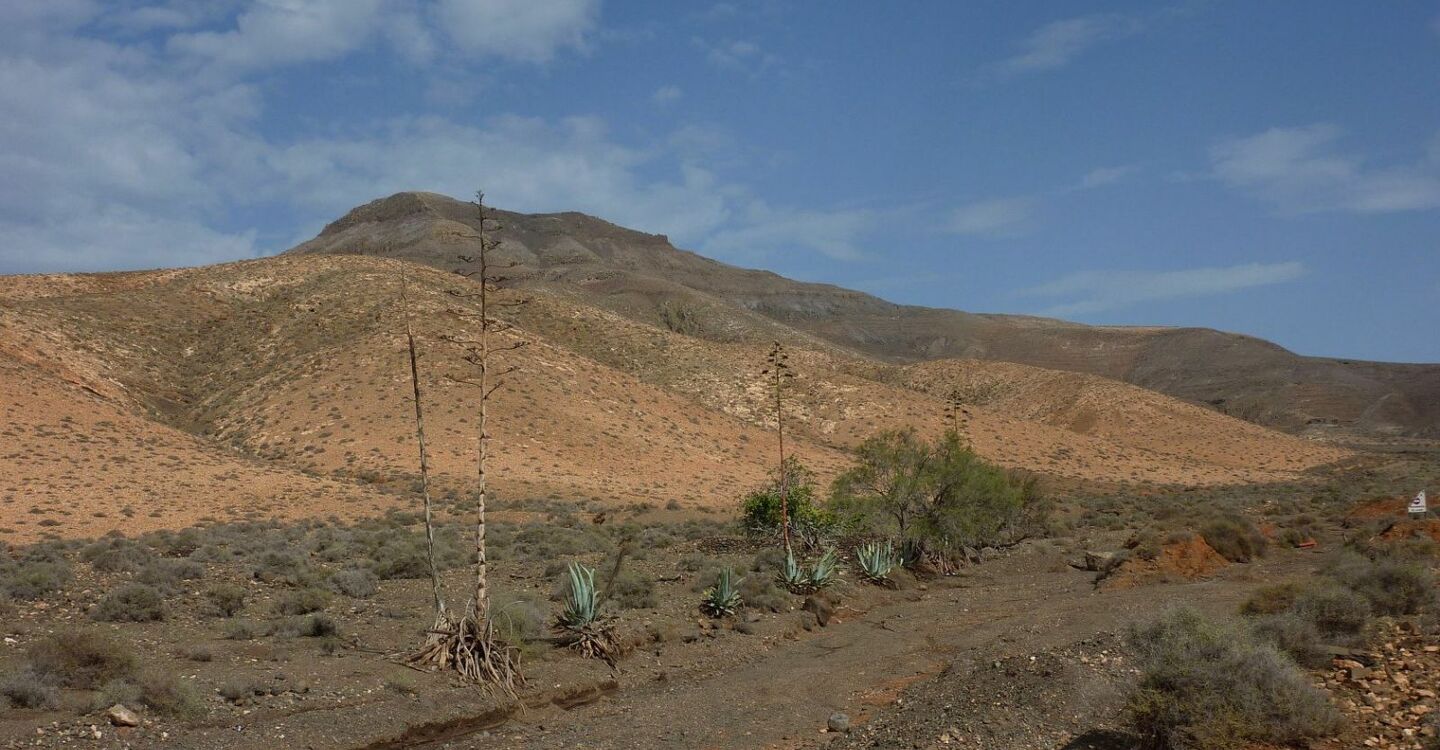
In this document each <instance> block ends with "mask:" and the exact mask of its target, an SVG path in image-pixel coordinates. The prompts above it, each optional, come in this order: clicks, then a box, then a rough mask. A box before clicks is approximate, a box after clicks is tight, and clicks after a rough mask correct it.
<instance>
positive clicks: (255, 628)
mask: <svg viewBox="0 0 1440 750" xmlns="http://www.w3.org/2000/svg"><path fill="white" fill-rule="evenodd" d="M265 633H266V628H265V626H263V625H261V624H260V623H258V622H255V621H254V620H226V621H225V627H224V629H223V631H222V635H223V636H224V637H225V638H226V639H227V640H232V641H250V640H254V639H256V638H259V637H260V636H262V635H265Z"/></svg>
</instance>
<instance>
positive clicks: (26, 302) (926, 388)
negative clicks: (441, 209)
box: [0, 198, 1350, 540]
mask: <svg viewBox="0 0 1440 750" xmlns="http://www.w3.org/2000/svg"><path fill="white" fill-rule="evenodd" d="M422 200H430V199H428V198H423V199H422ZM574 220H575V221H577V222H582V223H584V222H594V221H595V220H589V219H580V218H576V219H574ZM421 226H422V227H426V226H428V227H431V228H433V226H434V225H433V224H431V223H430V222H428V221H426V222H422V224H421ZM538 270H539V269H538V268H537V272H534V273H533V274H532V276H531V277H530V278H529V281H527V283H526V288H523V289H518V290H507V291H506V292H505V293H504V294H505V297H506V299H507V301H513V302H523V303H525V304H522V305H519V306H516V307H508V306H507V307H505V308H504V315H505V316H506V317H507V318H508V319H509V322H511V323H512V324H513V325H514V328H513V329H512V330H510V331H508V332H506V333H504V334H503V335H502V341H504V342H514V341H517V340H520V339H524V340H526V341H528V342H529V344H528V345H527V346H525V347H523V348H520V349H518V350H515V351H513V352H508V353H506V354H505V355H504V360H503V365H504V366H505V367H506V368H509V367H515V368H517V371H516V372H515V373H513V374H512V375H509V376H507V378H506V381H507V382H506V384H505V386H504V387H503V388H501V389H500V390H499V391H498V392H497V394H496V399H497V401H496V402H495V411H494V420H493V422H492V424H491V427H492V431H493V434H494V436H495V438H496V442H495V448H494V457H495V464H494V465H493V467H492V468H493V474H492V477H493V481H494V484H493V486H494V488H495V489H496V490H497V491H498V493H499V497H500V498H501V500H502V503H501V505H502V507H503V506H504V501H508V500H524V499H541V498H562V499H568V500H584V501H588V502H598V503H601V504H622V505H623V504H629V503H637V502H639V503H651V504H653V505H657V506H659V505H668V504H670V503H671V502H673V503H675V504H678V505H679V506H681V507H703V508H730V507H733V504H734V503H735V502H736V499H737V498H738V497H739V496H740V495H741V494H742V493H743V492H744V491H745V490H746V489H748V488H750V487H754V486H757V485H758V484H759V483H761V482H763V481H764V480H765V477H766V474H767V471H768V470H769V468H770V467H771V466H772V465H773V463H774V460H775V440H774V431H773V426H774V415H773V412H772V411H771V409H770V404H771V403H772V401H771V399H770V393H769V392H768V391H767V389H766V387H765V381H764V378H763V377H762V376H761V375H760V373H759V371H760V369H761V367H762V363H763V359H764V354H765V351H766V349H767V347H768V338H765V337H766V336H770V335H772V334H773V335H779V336H784V337H786V338H787V340H790V341H792V342H793V344H792V347H791V362H792V364H793V366H794V368H795V371H796V372H797V373H798V374H799V377H797V378H796V379H795V380H794V381H792V384H791V387H790V389H789V397H788V398H787V400H786V404H785V409H786V413H785V418H786V423H787V428H788V435H789V437H788V439H787V444H788V446H789V447H790V450H791V451H793V452H794V453H795V454H796V455H798V456H799V457H800V458H801V459H802V460H804V461H805V462H806V463H807V464H808V465H810V466H811V467H812V468H814V469H815V470H816V471H817V473H818V474H819V475H820V476H821V477H822V479H826V478H828V477H830V476H833V475H834V474H835V473H836V472H837V471H838V470H839V469H841V468H842V467H843V466H845V465H846V463H847V462H848V460H849V459H848V457H847V453H848V452H849V450H850V449H851V448H853V447H854V446H855V445H856V444H858V443H859V442H860V441H862V440H864V439H865V438H867V437H869V436H871V435H873V434H874V433H875V432H876V431H877V430H881V429H886V428H901V427H909V426H913V427H915V428H917V429H919V430H920V431H921V432H923V433H925V434H927V435H935V434H939V432H940V431H941V430H943V429H944V428H945V427H947V426H948V425H949V422H948V421H947V418H946V413H945V412H946V408H945V398H947V397H948V394H949V392H950V390H951V389H953V388H960V389H961V390H962V392H963V393H964V397H965V399H966V402H967V405H966V409H965V410H966V414H965V416H964V419H963V425H962V430H963V432H964V433H965V434H966V436H967V437H968V438H969V440H970V442H971V443H972V444H973V445H974V446H975V448H976V450H977V451H979V452H980V453H981V454H983V455H985V456H987V457H989V458H990V459H992V460H994V461H996V462H999V463H1001V464H1003V465H1005V466H1010V467H1015V468H1022V469H1028V470H1032V471H1035V472H1038V473H1041V474H1043V475H1045V476H1047V477H1049V478H1051V480H1053V481H1057V482H1062V483H1104V484H1107V485H1115V484H1128V485H1132V486H1141V485H1158V484H1165V485H1187V486H1223V485H1231V484H1239V483H1253V482H1283V481H1291V480H1295V479H1297V478H1300V477H1302V476H1304V475H1306V474H1307V473H1309V472H1312V471H1314V470H1316V469H1318V468H1321V467H1324V466H1326V465H1329V464H1333V463H1335V462H1338V461H1344V460H1346V459H1347V458H1348V457H1349V455H1350V454H1349V453H1348V452H1347V451H1345V450H1342V449H1339V448H1335V447H1332V446H1328V445H1325V444H1322V443H1317V442H1315V441H1311V440H1305V439H1302V438H1298V437H1294V436H1291V435H1286V434H1283V433H1280V432H1277V431H1274V430H1270V429H1266V428H1263V427H1259V426H1255V425H1252V424H1249V423H1246V422H1243V421H1240V420H1237V419H1234V418H1231V417H1227V416H1225V415H1222V414H1219V413H1216V412H1214V411H1211V410H1206V409H1201V408H1198V407H1195V406H1193V405H1189V404H1185V403H1181V402H1178V401H1176V400H1175V399H1172V398H1169V397H1166V396H1163V395H1160V394H1156V393H1152V392H1149V391H1146V390H1144V389H1140V388H1136V387H1132V386H1128V385H1125V384H1122V383H1117V382H1114V381H1111V380H1107V379H1105V378H1101V377H1096V376H1080V375H1075V374H1072V373H1064V372H1055V371H1050V370H1043V369H1039V368H1024V367H1021V366H1018V365H1008V364H1001V363H994V362H984V361H974V360H967V361H959V362H955V361H933V362H924V363H918V364H911V365H904V364H900V363H896V362H890V361H885V360H882V359H879V358H875V357H870V356H867V355H864V354H862V353H859V352H857V351H855V350H854V349H851V348H848V347H844V346H839V345H837V344H833V343H831V342H828V341H826V340H825V339H823V338H821V337H819V336H817V335H815V334H811V333H808V332H806V331H804V330H793V329H789V328H787V327H786V326H784V325H782V324H781V323H779V322H777V321H775V320H773V319H771V318H770V317H768V316H766V315H762V314H760V313H756V312H747V311H744V310H738V309H736V308H733V307H732V306H731V303H728V302H725V301H723V300H721V299H719V298H716V297H707V296H706V295H703V294H702V293H700V292H696V291H693V290H692V291H685V290H684V288H680V287H678V285H677V286H676V287H667V289H671V288H680V289H681V290H680V291H679V292H676V293H674V294H671V295H669V296H665V297H664V298H662V300H661V301H662V303H663V302H665V301H675V300H686V304H693V305H695V306H696V307H695V309H701V310H709V311H710V312H709V313H706V314H707V315H709V314H712V313H713V314H714V316H715V317H713V318H705V319H704V320H702V324H703V325H705V326H711V327H708V328H705V329H704V330H705V331H706V332H707V334H708V335H706V336H693V335H689V334H687V333H681V332H678V331H675V330H671V328H670V327H666V326H663V325H654V324H652V323H647V322H644V321H642V320H639V319H637V318H638V317H639V316H638V315H635V314H634V311H633V310H631V311H630V312H629V313H624V312H617V310H621V311H625V310H627V308H626V305H624V304H621V303H620V301H621V300H624V299H626V295H624V294H620V293H617V294H607V295H596V294H593V293H592V292H589V291H587V289H589V287H587V286H584V285H580V284H579V283H577V282H573V281H564V280H561V279H562V278H563V276H564V273H566V271H564V270H561V271H558V272H556V273H553V274H551V273H550V271H544V272H543V273H542V272H538ZM402 274H404V276H405V277H406V278H407V279H408V282H407V284H406V286H407V288H408V290H409V291H408V295H407V297H408V300H409V303H408V306H406V305H402V304H401V303H400V288H401V276H402ZM547 274H549V275H548V276H547ZM636 278H640V277H638V276H637V277H636ZM776 278H778V277H776ZM595 281H596V280H593V279H592V280H591V282H590V283H595ZM626 283H627V284H630V283H634V282H633V280H627V281H626ZM776 283H777V285H778V284H781V283H782V282H776ZM473 288H474V287H473V282H471V281H469V280H467V279H464V278H462V277H460V276H457V275H455V274H452V273H447V272H445V271H441V270H439V269H432V268H427V267H425V266H423V265H417V264H414V263H408V262H397V261H395V260H392V259H385V258H374V257H365V256H339V255H329V254H304V253H300V254H290V255H282V256H278V257H274V258H266V259H262V260H255V261H245V262H239V263H229V264H223V265H217V266H207V267H201V268H189V269H171V270H164V271H153V272H138V273H123V274H119V273H117V274H73V275H72V274H58V275H48V276H10V277H0V413H3V414H4V416H5V424H4V426H3V428H0V435H4V437H5V440H4V441H3V445H4V450H3V451H0V454H3V459H4V460H3V461H0V527H3V528H4V530H5V531H6V536H7V538H12V539H16V540H32V539H36V538H41V537H43V536H45V535H51V534H54V535H60V536H91V535H98V534H101V533H104V532H106V531H109V530H111V529H115V528H123V529H126V530H127V531H130V532H133V531H137V530H144V529H148V528H162V527H167V528H171V527H175V526H181V525H185V524H187V523H194V522H197V521H201V520H205V519H218V520H234V519H244V518H254V517H260V518H265V517H271V516H282V517H311V516H319V517H328V516H331V515H336V516H342V517H354V516H358V515H372V514H375V513H379V512H382V511H383V510H385V509H387V508H392V507H397V506H398V507H408V506H410V505H413V502H412V501H411V500H410V499H409V498H410V493H411V491H412V489H413V487H414V482H415V470H414V466H415V457H416V447H415V443H414V439H413V425H412V422H411V419H412V411H411V409H412V406H411V402H410V400H409V393H410V382H409V376H408V372H409V371H408V363H407V359H406V354H405V352H406V349H405V340H404V336H403V331H404V323H405V320H406V310H407V309H408V310H409V314H410V318H411V320H412V321H413V324H414V326H415V329H416V332H417V335H418V338H419V342H420V349H421V352H422V359H421V370H422V373H423V384H424V393H425V396H424V397H425V405H426V407H427V417H426V418H427V423H428V432H429V434H430V444H431V449H432V463H433V465H434V466H435V470H436V474H437V477H436V483H437V487H438V491H439V492H440V493H441V494H442V495H445V496H449V497H456V498H463V496H464V494H465V493H466V492H468V487H469V485H470V483H471V480H472V479H473V476H474V470H475V467H474V446H475V412H474V406H475V400H474V399H475V394H474V393H473V391H472V390H471V389H469V388H467V387H465V386H462V385H459V384H457V382H456V381H455V380H454V378H457V377H463V376H464V375H466V374H467V371H466V369H465V367H466V365H465V364H464V363H463V361H462V360H461V358H460V352H459V351H457V350H456V349H455V348H454V347H453V346H451V345H449V344H447V343H446V342H445V336H446V335H450V334H454V335H460V336H464V335H466V334H467V333H473V331H472V330H470V329H469V328H467V326H466V324H465V323H464V320H463V318H457V317H456V316H455V315H454V314H453V313H454V312H456V311H459V312H470V313H473V312H474V304H475V302H474V300H473V299H467V298H465V297H462V296H457V294H461V295H463V294H465V293H466V292H469V291H473ZM631 299H632V300H640V299H646V298H644V297H638V296H637V297H633V298H631ZM599 303H604V304H603V305H602V304H599ZM705 306H708V307H705ZM673 309H674V308H672V310H673ZM683 309H690V308H683ZM730 310H735V312H733V313H730V312H728V311H730ZM721 313H725V316H724V317H722V316H721ZM658 314H659V313H657V315H658ZM687 314H688V313H687ZM679 320H680V321H681V323H682V325H679V326H678V327H685V325H688V323H684V321H688V320H691V318H688V317H682V318H680V319H679ZM727 326H728V327H727ZM1017 389H1019V390H1017ZM1087 410H1088V411H1087ZM514 507H515V506H512V510H511V511H509V512H524V511H523V509H522V510H514V509H513V508H514ZM42 519H43V520H42Z"/></svg>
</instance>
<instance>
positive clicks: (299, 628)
mask: <svg viewBox="0 0 1440 750" xmlns="http://www.w3.org/2000/svg"><path fill="white" fill-rule="evenodd" d="M339 632H340V626H339V625H337V624H336V622H335V620H334V619H332V618H331V617H330V616H329V615H327V614H324V613H316V614H313V615H307V616H305V617H288V618H286V619H284V620H281V621H280V623H279V624H278V625H276V627H275V634H276V635H278V636H281V637H282V638H329V637H332V636H334V635H336V634H338V633H339Z"/></svg>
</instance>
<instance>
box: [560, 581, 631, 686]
mask: <svg viewBox="0 0 1440 750" xmlns="http://www.w3.org/2000/svg"><path fill="white" fill-rule="evenodd" d="M566 576H567V583H568V584H569V585H568V589H569V590H568V591H567V592H566V593H565V605H564V607H563V608H562V609H561V610H560V614H559V615H556V617H555V630H556V631H557V632H559V633H560V635H561V636H562V642H563V643H564V644H565V645H567V646H570V647H571V648H573V649H575V650H577V651H579V652H580V653H581V655H583V656H586V657H589V658H592V659H603V660H605V663H607V664H609V665H611V666H614V665H615V656H616V655H617V654H618V653H619V642H618V641H616V640H615V627H614V625H612V624H611V623H610V622H609V621H608V620H606V619H604V618H602V617H601V616H600V596H599V593H598V592H597V591H596V589H595V570H594V568H587V567H585V566H584V565H581V564H580V563H578V562H572V563H570V565H569V567H568V568H567V569H566Z"/></svg>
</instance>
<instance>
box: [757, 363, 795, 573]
mask: <svg viewBox="0 0 1440 750" xmlns="http://www.w3.org/2000/svg"><path fill="white" fill-rule="evenodd" d="M789 359H790V355H789V354H787V353H786V352H785V347H784V346H782V345H781V344H780V342H779V341H776V342H775V345H774V346H772V347H770V353H769V354H767V355H766V356H765V363H766V366H765V369H763V370H761V371H760V374H761V375H768V376H769V378H770V386H771V390H772V391H773V392H774V394H775V437H776V439H777V443H778V445H779V449H780V460H779V462H778V463H777V464H776V466H777V467H778V469H777V473H778V475H779V479H780V487H779V490H780V537H781V539H782V540H783V542H784V545H785V555H786V556H787V557H789V556H793V555H794V551H793V550H792V549H791V547H790V498H789V487H788V483H787V482H786V471H785V381H787V380H789V379H791V378H793V377H795V373H794V372H792V371H791V370H790V364H789Z"/></svg>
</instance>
